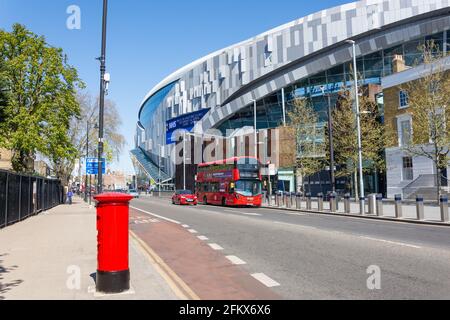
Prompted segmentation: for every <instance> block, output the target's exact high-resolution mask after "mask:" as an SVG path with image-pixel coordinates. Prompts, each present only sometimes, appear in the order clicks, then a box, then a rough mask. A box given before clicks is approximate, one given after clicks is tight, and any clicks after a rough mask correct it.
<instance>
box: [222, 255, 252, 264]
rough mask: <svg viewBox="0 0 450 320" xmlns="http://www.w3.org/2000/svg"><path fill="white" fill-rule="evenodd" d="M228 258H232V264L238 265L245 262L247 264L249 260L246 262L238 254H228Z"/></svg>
mask: <svg viewBox="0 0 450 320" xmlns="http://www.w3.org/2000/svg"><path fill="white" fill-rule="evenodd" d="M226 258H227V259H228V260H230V261H231V263H232V264H235V265H238V266H239V265H243V264H247V262H245V261H244V260H241V259H239V258H238V257H236V256H226Z"/></svg>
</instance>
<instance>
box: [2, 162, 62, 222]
mask: <svg viewBox="0 0 450 320" xmlns="http://www.w3.org/2000/svg"><path fill="white" fill-rule="evenodd" d="M64 199H65V194H64V187H63V186H62V185H61V182H60V181H59V180H52V179H46V178H41V177H34V176H28V175H21V174H17V173H12V172H9V171H3V170H0V229H1V228H4V227H6V226H9V225H11V224H14V223H16V222H19V221H22V220H24V219H26V218H28V217H30V216H33V215H36V214H38V213H39V212H41V211H45V210H48V209H51V208H53V207H55V206H57V205H60V204H62V203H64Z"/></svg>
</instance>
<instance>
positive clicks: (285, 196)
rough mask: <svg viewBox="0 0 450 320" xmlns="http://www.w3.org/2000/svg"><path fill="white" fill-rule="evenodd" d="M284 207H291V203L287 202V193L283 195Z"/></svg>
mask: <svg viewBox="0 0 450 320" xmlns="http://www.w3.org/2000/svg"><path fill="white" fill-rule="evenodd" d="M284 205H285V207H286V208H288V209H289V208H290V207H291V201H290V200H289V192H285V193H284Z"/></svg>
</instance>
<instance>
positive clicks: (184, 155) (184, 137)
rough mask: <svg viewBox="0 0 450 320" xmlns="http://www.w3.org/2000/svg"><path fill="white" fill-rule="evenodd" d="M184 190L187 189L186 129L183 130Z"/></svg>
mask: <svg viewBox="0 0 450 320" xmlns="http://www.w3.org/2000/svg"><path fill="white" fill-rule="evenodd" d="M183 190H186V131H183Z"/></svg>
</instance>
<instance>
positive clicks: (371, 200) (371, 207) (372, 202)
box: [369, 194, 377, 215]
mask: <svg viewBox="0 0 450 320" xmlns="http://www.w3.org/2000/svg"><path fill="white" fill-rule="evenodd" d="M376 196H377V195H376V194H369V215H374V214H375V202H376Z"/></svg>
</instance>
